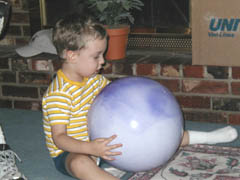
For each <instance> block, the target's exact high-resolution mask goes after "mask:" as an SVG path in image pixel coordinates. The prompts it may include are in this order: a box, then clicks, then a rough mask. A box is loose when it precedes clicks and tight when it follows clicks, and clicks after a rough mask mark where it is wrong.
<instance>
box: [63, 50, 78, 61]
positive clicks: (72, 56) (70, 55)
mask: <svg viewBox="0 0 240 180" xmlns="http://www.w3.org/2000/svg"><path fill="white" fill-rule="evenodd" d="M64 53H65V57H66V60H67V61H68V62H70V63H74V62H75V60H76V53H75V52H74V51H71V50H65V52H64Z"/></svg>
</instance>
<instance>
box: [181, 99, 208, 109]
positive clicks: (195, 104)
mask: <svg viewBox="0 0 240 180" xmlns="http://www.w3.org/2000/svg"><path fill="white" fill-rule="evenodd" d="M177 100H178V102H179V104H180V106H181V107H182V108H201V109H209V108H210V98H209V97H203V96H177Z"/></svg>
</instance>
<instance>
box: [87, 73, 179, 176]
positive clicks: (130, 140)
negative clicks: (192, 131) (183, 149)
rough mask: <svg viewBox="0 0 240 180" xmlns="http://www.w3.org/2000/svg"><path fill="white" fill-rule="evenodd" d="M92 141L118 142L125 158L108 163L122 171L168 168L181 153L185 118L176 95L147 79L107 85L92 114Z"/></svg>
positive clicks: (90, 116) (118, 81)
mask: <svg viewBox="0 0 240 180" xmlns="http://www.w3.org/2000/svg"><path fill="white" fill-rule="evenodd" d="M88 126H89V127H88V128H89V134H90V139H91V140H93V139H96V138H102V137H110V136H112V135H114V134H116V135H117V138H116V139H115V140H113V141H112V143H111V144H115V143H122V144H123V147H121V148H118V149H117V151H121V152H122V155H119V156H115V158H116V160H114V161H107V162H108V163H109V164H110V165H112V166H114V167H116V168H119V169H121V170H125V171H130V172H138V171H147V170H150V169H153V168H156V167H158V166H160V165H163V164H165V163H166V162H167V161H168V160H169V159H170V158H171V157H172V156H173V155H174V153H175V152H176V151H177V149H178V147H179V145H180V142H181V139H182V135H183V117H182V111H181V109H180V106H179V104H178V103H177V101H176V99H175V97H174V96H173V95H172V93H171V92H170V91H169V90H168V89H167V88H165V87H164V86H162V85H161V84H160V83H159V82H157V81H154V80H152V79H149V78H145V77H126V78H121V79H118V80H115V81H113V82H112V83H110V84H109V85H107V86H106V87H105V88H104V89H103V90H102V91H101V93H100V94H99V95H98V96H97V97H96V99H95V100H94V102H93V104H92V106H91V108H90V110H89V113H88Z"/></svg>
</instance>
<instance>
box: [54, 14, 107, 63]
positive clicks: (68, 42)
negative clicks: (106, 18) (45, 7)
mask: <svg viewBox="0 0 240 180" xmlns="http://www.w3.org/2000/svg"><path fill="white" fill-rule="evenodd" d="M106 37H107V32H106V29H105V28H104V27H103V25H101V24H99V23H98V22H96V21H95V20H94V19H93V18H92V17H91V16H89V15H83V14H78V13H74V14H71V15H68V16H66V17H64V18H62V19H60V20H59V21H58V22H57V23H56V25H55V27H54V29H53V43H54V45H55V47H56V49H57V52H58V55H59V56H60V57H61V58H63V59H64V57H63V53H64V51H65V50H72V51H76V50H80V49H82V48H84V47H85V45H86V43H87V42H88V41H89V40H94V39H97V38H99V39H104V38H106Z"/></svg>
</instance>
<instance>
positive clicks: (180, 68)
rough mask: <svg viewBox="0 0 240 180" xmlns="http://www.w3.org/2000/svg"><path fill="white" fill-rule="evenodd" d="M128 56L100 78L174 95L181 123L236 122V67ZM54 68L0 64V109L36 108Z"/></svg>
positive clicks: (239, 116) (239, 79)
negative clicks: (154, 84) (134, 79)
mask: <svg viewBox="0 0 240 180" xmlns="http://www.w3.org/2000/svg"><path fill="white" fill-rule="evenodd" d="M142 59H143V56H141V55H135V56H127V58H126V59H125V60H120V61H112V62H108V63H107V64H106V66H105V70H104V72H103V74H105V76H106V77H108V78H109V79H111V80H114V79H117V78H120V77H124V76H129V75H130V76H131V75H133V76H146V77H150V78H152V79H154V80H156V81H158V82H160V83H162V84H163V85H165V86H166V87H167V88H169V90H170V91H171V92H173V94H174V95H175V96H176V98H177V100H178V102H179V104H180V105H181V107H182V110H183V114H184V117H185V119H186V120H192V121H205V122H217V123H228V124H240V98H239V94H240V73H239V72H240V67H217V66H216V67H213V66H193V65H191V64H189V63H185V64H162V63H156V57H155V58H152V59H151V58H149V57H148V59H147V60H145V61H142ZM58 67H59V64H58V62H55V60H46V59H42V60H39V59H38V60H31V59H28V60H26V59H6V60H1V61H0V107H4V108H19V109H32V110H40V109H41V97H42V95H43V93H44V91H45V90H46V88H47V86H48V84H49V83H50V81H51V79H52V77H53V76H54V74H55V72H56V70H57V69H58Z"/></svg>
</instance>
